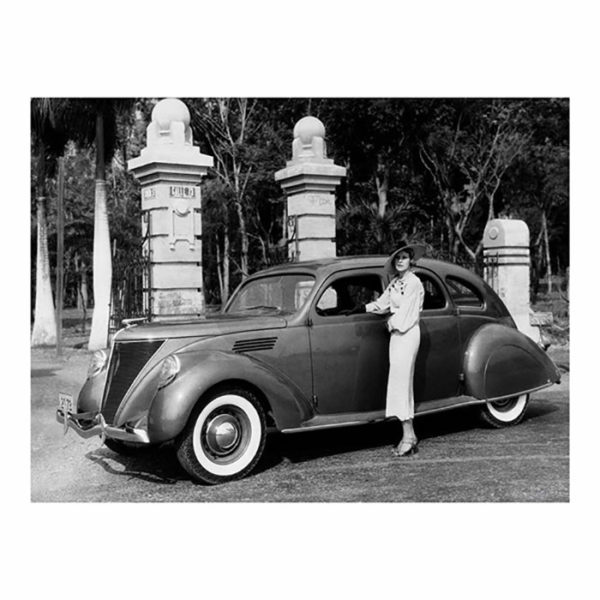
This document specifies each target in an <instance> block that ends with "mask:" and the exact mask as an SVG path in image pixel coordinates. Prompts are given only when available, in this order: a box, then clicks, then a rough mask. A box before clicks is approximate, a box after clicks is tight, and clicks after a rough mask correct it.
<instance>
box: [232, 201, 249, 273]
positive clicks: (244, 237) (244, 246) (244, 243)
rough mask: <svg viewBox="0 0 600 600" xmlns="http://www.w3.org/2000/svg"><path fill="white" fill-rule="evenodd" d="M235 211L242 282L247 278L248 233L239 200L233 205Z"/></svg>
mask: <svg viewBox="0 0 600 600" xmlns="http://www.w3.org/2000/svg"><path fill="white" fill-rule="evenodd" d="M235 207H236V209H237V215H238V221H239V224H240V238H241V257H240V259H241V263H240V266H241V269H242V280H244V279H246V277H248V248H249V243H248V231H247V229H246V219H245V217H244V209H243V207H242V202H241V200H238V201H237V202H236V203H235Z"/></svg>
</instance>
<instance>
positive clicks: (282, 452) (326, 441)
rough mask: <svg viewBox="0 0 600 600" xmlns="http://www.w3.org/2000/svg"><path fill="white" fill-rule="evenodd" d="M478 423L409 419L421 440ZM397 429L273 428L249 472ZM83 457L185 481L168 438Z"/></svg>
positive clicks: (369, 442) (155, 478)
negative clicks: (131, 450) (134, 449)
mask: <svg viewBox="0 0 600 600" xmlns="http://www.w3.org/2000/svg"><path fill="white" fill-rule="evenodd" d="M557 410H559V408H558V407H556V406H554V405H551V404H548V403H546V402H542V401H540V402H536V401H532V402H531V403H530V405H529V407H528V409H527V412H526V414H525V417H524V419H523V422H528V421H534V420H535V419H539V418H543V417H546V416H548V415H550V414H552V413H554V412H555V411H557ZM481 429H490V428H489V427H487V426H485V425H483V424H482V422H481V420H480V419H479V417H478V410H477V408H473V407H463V408H457V409H454V410H452V411H447V412H441V413H436V414H432V415H423V416H421V417H419V418H418V419H416V420H415V432H416V434H417V437H418V438H419V440H421V441H423V440H427V439H434V438H443V437H445V436H449V435H452V434H456V433H464V432H468V431H474V430H481ZM401 434H402V427H401V425H400V422H399V421H395V420H390V421H384V422H379V423H372V424H364V425H355V426H349V427H340V428H334V429H323V430H318V431H306V432H302V433H290V434H283V433H278V432H274V433H271V434H270V435H269V436H268V437H267V441H266V444H265V450H264V453H263V456H262V457H261V459H260V460H259V462H258V464H257V465H256V467H255V468H254V470H253V474H255V475H256V474H259V473H262V472H265V471H269V470H270V469H273V468H274V467H276V466H277V465H279V464H281V463H282V462H284V461H286V460H287V461H289V462H291V463H302V462H309V461H311V460H316V459H319V458H325V457H328V456H336V455H342V454H347V453H351V452H359V451H362V450H369V449H373V450H376V449H378V448H383V447H386V446H392V445H395V444H397V443H398V441H399V440H400V438H401ZM86 458H87V459H88V460H90V461H92V462H93V463H95V464H97V465H99V466H101V467H102V468H103V469H104V470H105V471H106V472H107V473H110V474H111V475H120V476H125V477H129V478H136V479H140V480H143V481H147V482H150V483H157V484H161V483H162V484H166V485H174V484H177V483H179V482H181V481H190V477H189V475H188V474H187V473H186V472H185V471H184V469H183V468H182V467H181V466H180V464H179V462H178V460H177V456H176V454H175V449H174V448H173V445H172V444H164V445H163V446H159V447H157V448H147V449H142V450H141V451H140V452H139V453H138V454H136V455H134V456H123V455H120V454H118V453H116V452H114V451H113V450H110V449H109V448H107V447H105V446H102V447H100V448H99V449H96V450H93V451H91V452H88V453H87V454H86Z"/></svg>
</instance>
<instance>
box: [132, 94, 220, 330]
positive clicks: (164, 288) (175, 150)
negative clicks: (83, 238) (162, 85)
mask: <svg viewBox="0 0 600 600" xmlns="http://www.w3.org/2000/svg"><path fill="white" fill-rule="evenodd" d="M146 131H147V139H146V147H145V148H144V149H143V150H142V152H141V154H140V156H139V157H138V158H134V159H132V160H130V161H129V170H130V171H131V172H132V173H133V174H134V175H135V176H136V177H137V179H138V180H139V181H140V184H141V188H142V189H141V192H142V232H143V234H144V235H145V236H146V235H147V243H146V248H145V249H144V251H145V252H147V256H148V259H149V276H148V282H147V283H148V288H149V298H150V307H149V308H150V315H151V318H152V319H153V320H177V319H181V318H185V317H195V316H198V315H200V314H201V313H203V312H204V294H203V283H202V201H201V194H200V181H201V180H202V177H203V176H204V175H206V172H207V170H208V168H209V167H212V165H213V159H212V157H211V156H207V155H205V154H201V153H200V150H199V149H198V148H197V147H195V146H193V145H192V141H193V140H192V130H191V128H190V113H189V110H188V108H187V106H186V105H185V104H184V103H183V102H182V101H181V100H178V99H176V98H167V99H165V100H161V101H160V102H158V104H157V105H156V106H155V107H154V110H153V111H152V122H151V123H150V125H148V128H147V130H146Z"/></svg>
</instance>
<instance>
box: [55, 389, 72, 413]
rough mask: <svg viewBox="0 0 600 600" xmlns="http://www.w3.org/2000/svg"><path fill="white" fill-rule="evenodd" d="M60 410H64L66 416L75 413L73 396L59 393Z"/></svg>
mask: <svg viewBox="0 0 600 600" xmlns="http://www.w3.org/2000/svg"><path fill="white" fill-rule="evenodd" d="M58 408H60V410H62V412H63V414H65V415H68V414H69V413H72V412H74V411H73V408H74V403H73V396H72V395H71V394H63V392H59V393H58Z"/></svg>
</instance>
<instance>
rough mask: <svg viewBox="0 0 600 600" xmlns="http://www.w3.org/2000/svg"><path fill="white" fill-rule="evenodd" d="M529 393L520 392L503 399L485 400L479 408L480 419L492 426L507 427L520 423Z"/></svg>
mask: <svg viewBox="0 0 600 600" xmlns="http://www.w3.org/2000/svg"><path fill="white" fill-rule="evenodd" d="M528 403H529V394H521V395H519V396H513V397H511V398H505V399H504V400H496V401H495V402H486V403H485V404H484V406H483V407H482V408H481V417H482V419H483V420H484V421H485V422H486V423H487V424H488V425H491V426H492V427H508V426H510V425H516V424H517V423H520V422H521V420H522V419H523V417H524V416H525V411H526V410H527V404H528Z"/></svg>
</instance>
